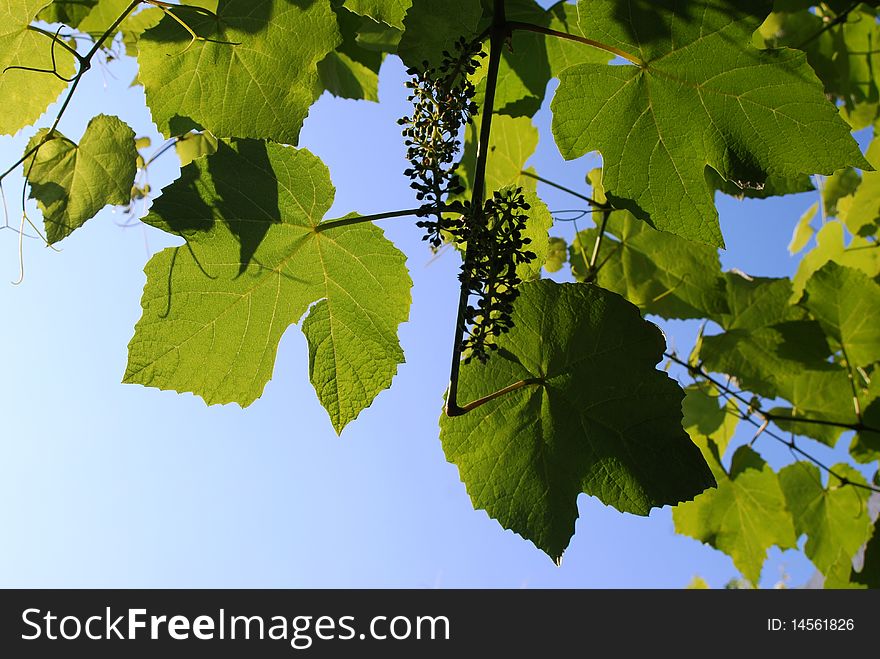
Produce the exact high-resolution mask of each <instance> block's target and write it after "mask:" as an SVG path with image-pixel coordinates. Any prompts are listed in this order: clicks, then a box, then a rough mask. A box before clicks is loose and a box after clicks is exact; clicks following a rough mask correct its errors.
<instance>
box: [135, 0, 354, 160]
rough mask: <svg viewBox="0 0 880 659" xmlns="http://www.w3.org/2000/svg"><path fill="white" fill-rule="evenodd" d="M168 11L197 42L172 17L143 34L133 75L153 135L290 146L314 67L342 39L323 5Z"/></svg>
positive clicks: (319, 0)
mask: <svg viewBox="0 0 880 659" xmlns="http://www.w3.org/2000/svg"><path fill="white" fill-rule="evenodd" d="M168 11H171V12H173V13H174V14H175V16H177V17H178V18H179V19H180V20H181V21H183V22H184V23H186V25H188V26H189V28H190V29H192V30H193V31H194V32H195V33H196V34H198V35H199V36H200V37H202V39H199V40H195V41H194V40H193V39H192V36H191V35H190V33H189V32H188V31H187V30H186V29H185V28H184V27H183V26H182V25H181V24H180V23H179V22H177V21H176V20H174V19H173V18H172V17H171V16H165V17H164V18H163V19H162V21H161V22H160V23H159V24H158V25H157V26H156V27H154V28H151V29H149V30H147V31H146V32H144V34H143V35H142V36H141V39H140V42H139V46H138V50H139V52H138V62H139V63H140V73H139V76H138V77H139V80H140V82H141V83H142V84H143V85H144V89H145V91H146V95H147V104H148V105H149V107H150V110H151V112H152V115H153V121H154V122H155V123H156V125H157V126H158V127H159V129H160V130H161V131H162V132H163V133H164V134H165V135H166V136H171V135H178V134H181V133H184V132H186V131H188V130H192V129H205V130H209V131H211V132H212V133H213V134H214V135H216V136H217V137H254V138H266V139H271V140H274V141H277V142H283V143H286V144H296V142H297V139H298V136H299V131H300V128H301V127H302V123H303V120H304V119H305V117H306V115H307V114H308V111H309V107H310V106H311V105H312V103H313V102H314V101H315V99H316V98H317V93H319V91H320V85H318V72H317V64H318V62H320V61H321V60H322V59H324V57H326V56H327V53H329V52H330V51H332V50H334V49H335V48H336V46H338V45H339V43H340V35H339V30H338V28H337V21H336V16H335V14H334V13H333V11H332V9H331V7H330V3H329V0H314V1H312V2H307V3H306V2H273V1H272V0H221V1H220V2H219V3H218V5H217V17H216V18H215V17H214V16H212V15H208V14H204V13H200V12H198V11H196V10H195V9H193V8H188V7H175V8H173V9H169V10H168ZM207 39H211V40H213V41H208V40H207ZM218 41H223V42H229V43H217V42H218Z"/></svg>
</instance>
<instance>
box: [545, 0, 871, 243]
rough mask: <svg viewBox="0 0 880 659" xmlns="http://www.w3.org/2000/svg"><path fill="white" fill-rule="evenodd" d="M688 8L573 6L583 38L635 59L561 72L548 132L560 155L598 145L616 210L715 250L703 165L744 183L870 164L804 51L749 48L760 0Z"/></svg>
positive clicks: (600, 2) (711, 0)
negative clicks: (598, 42) (628, 63)
mask: <svg viewBox="0 0 880 659" xmlns="http://www.w3.org/2000/svg"><path fill="white" fill-rule="evenodd" d="M690 7H691V5H687V4H683V3H679V2H674V0H664V1H663V2H654V3H651V4H650V5H647V4H646V3H640V2H634V1H632V0H629V1H627V2H617V1H616V0H590V1H589V2H586V1H582V2H580V4H579V5H578V11H579V17H580V26H581V30H582V31H583V32H584V34H585V35H586V36H587V37H589V38H591V39H595V40H597V41H600V42H603V43H605V44H608V45H609V46H611V47H613V48H615V49H618V50H619V51H620V52H625V53H627V57H628V58H629V59H630V60H631V61H633V62H635V63H637V64H636V65H633V66H598V65H591V64H581V65H578V66H574V67H571V68H569V69H566V70H565V71H564V72H563V73H562V74H561V75H560V85H559V90H558V91H557V93H556V97H555V98H554V99H553V103H552V106H551V107H552V110H553V134H554V136H555V137H556V142H557V144H558V146H559V148H560V151H561V152H562V155H563V156H564V157H565V158H566V159H573V158H577V157H580V156H582V155H584V154H585V153H587V152H589V151H592V150H599V151H601V152H602V155H603V157H604V159H605V181H606V184H607V186H608V188H609V190H612V191H613V192H614V194H615V195H617V196H615V197H610V199H611V201H612V202H613V203H614V205H615V206H616V207H617V208H625V209H626V210H629V211H631V212H633V214H634V215H636V217H638V218H639V219H642V220H646V221H649V222H650V223H651V224H652V225H653V226H654V227H656V228H658V229H662V230H665V231H670V232H672V233H677V234H679V235H681V236H683V237H685V238H690V239H693V240H699V241H702V242H706V243H709V244H712V245H717V246H723V240H722V237H721V230H720V227H719V225H718V214H717V211H716V209H715V206H714V203H713V199H712V194H711V189H710V187H709V186H708V184H707V181H706V177H705V175H704V169H705V167H706V166H707V165H709V166H711V167H712V168H713V169H715V170H716V171H717V172H718V173H719V174H721V176H722V177H723V178H725V179H727V180H731V181H743V182H744V184H748V185H752V184H759V183H761V182H763V181H764V180H765V179H766V178H767V176H768V175H771V174H773V175H777V176H782V177H785V178H794V177H797V176H798V175H800V174H803V173H823V174H831V173H832V172H833V171H835V170H837V169H840V168H842V167H845V166H847V165H853V166H857V167H862V168H866V169H870V165H868V163H867V161H865V160H864V158H863V157H862V154H861V152H860V151H859V149H858V145H857V144H856V142H855V141H854V140H853V139H852V137H851V136H850V134H849V127H848V126H847V125H846V123H845V122H844V121H843V120H842V119H841V118H840V117H839V116H838V113H837V110H836V109H835V107H834V106H833V105H832V104H831V103H829V102H828V101H827V100H826V98H825V97H824V95H823V92H822V86H821V84H820V82H819V80H818V79H817V78H816V76H815V74H814V73H813V72H812V70H811V69H810V68H809V65H808V64H807V62H806V58H805V56H804V54H803V53H801V52H797V51H790V50H778V51H760V50H757V49H755V48H753V47H751V46H750V45H749V41H750V39H751V34H752V32H754V30H755V29H756V28H757V27H758V25H759V24H760V23H761V21H762V20H763V19H764V17H766V15H767V13H768V12H769V10H770V3H769V2H762V1H759V0H739V1H736V2H728V1H722V0H705V1H704V2H701V3H699V11H698V12H697V11H690V10H689V8H690ZM689 11H690V13H689ZM755 81H760V84H756V83H755Z"/></svg>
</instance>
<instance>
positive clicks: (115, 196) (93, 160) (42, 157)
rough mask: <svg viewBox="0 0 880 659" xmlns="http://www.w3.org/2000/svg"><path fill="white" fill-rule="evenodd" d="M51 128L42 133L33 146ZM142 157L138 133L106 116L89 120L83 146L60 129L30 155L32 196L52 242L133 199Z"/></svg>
mask: <svg viewBox="0 0 880 659" xmlns="http://www.w3.org/2000/svg"><path fill="white" fill-rule="evenodd" d="M48 132H49V129H47V128H43V129H41V130H39V131H37V134H36V135H34V137H33V138H31V141H30V142H29V143H28V146H27V150H28V151H30V150H31V149H32V148H34V147H36V146H37V145H38V144H39V143H40V141H41V140H42V139H43V138H44V137H45V135H46V133H48ZM137 158H138V153H137V149H136V148H135V143H134V131H133V130H132V129H131V128H129V127H128V125H127V124H126V123H125V122H124V121H122V120H121V119H119V118H117V117H110V116H107V115H104V114H99V115H98V116H97V117H95V118H93V119H92V120H91V121H90V122H89V125H88V126H87V127H86V131H85V133H84V134H83V136H82V139H81V140H80V142H79V145H77V144H76V143H74V142H73V141H71V140H69V139H68V138H66V137H64V136H63V135H62V134H61V133H59V132H57V131H56V132H55V133H54V134H53V136H52V138H51V139H50V140H48V141H47V142H45V143H44V144H43V145H42V146H41V147H40V149H39V151H37V153H36V155H35V156H32V157H30V158H28V159H27V160H26V161H25V163H24V172H25V174H26V175H27V177H28V183H29V184H30V188H31V191H30V197H31V199H36V200H37V205H38V206H39V208H40V210H41V211H42V213H43V221H44V222H45V224H46V238H47V239H48V241H49V243H57V242H58V241H59V240H63V239H64V238H67V236H69V235H70V234H71V233H73V232H74V231H75V230H76V229H78V228H79V227H81V226H82V225H83V224H85V223H86V221H88V220H90V219H91V218H93V217H94V216H95V215H97V214H98V211H100V210H101V209H102V208H104V207H105V206H107V205H108V204H115V205H123V204H127V203H129V201H131V188H132V186H133V185H134V177H135V174H136V173H137Z"/></svg>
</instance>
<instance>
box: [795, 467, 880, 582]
mask: <svg viewBox="0 0 880 659" xmlns="http://www.w3.org/2000/svg"><path fill="white" fill-rule="evenodd" d="M833 470H834V471H835V472H836V473H838V474H840V475H841V476H843V477H845V478H847V479H849V480H850V481H851V482H852V483H860V484H862V485H864V484H865V480H864V478H862V476H861V474H859V473H858V472H857V471H856V470H855V469H853V468H852V467H850V466H849V465H846V464H840V465H836V466H835V467H833ZM821 477H822V475H821V473H820V472H819V468H818V467H816V466H815V465H813V464H811V463H808V462H796V463H794V464H791V465H789V466H787V467H785V468H784V469H782V470H781V471H780V472H779V485H780V486H781V487H782V491H783V493H784V494H785V499H786V502H787V505H788V509H789V510H790V511H791V514H792V518H793V519H794V527H795V533H797V534H798V535H801V534H806V536H807V544H806V546H805V547H804V553H805V554H806V555H807V558H809V559H810V560H811V561H812V562H813V565H815V566H816V567H817V568H818V569H819V571H820V572H822V574H824V575H825V576H826V577H831V576H836V575H842V577H843V578H844V579H846V578H847V577H848V576H849V574H850V571H851V568H852V559H853V556H855V554H856V552H858V551H859V549H860V548H861V547H862V545H864V544H865V543H866V542H867V541H868V539H869V538H870V537H871V531H872V528H871V519H870V517H869V516H868V511H867V506H866V505H865V502H864V501H863V499H864V498H865V496H866V495H865V494H863V493H860V492H858V491H856V489H855V488H853V487H852V486H843V485H841V484H840V481H838V480H837V479H836V478H835V477H834V476H829V477H828V478H829V482H828V486H827V487H823V486H822V480H821Z"/></svg>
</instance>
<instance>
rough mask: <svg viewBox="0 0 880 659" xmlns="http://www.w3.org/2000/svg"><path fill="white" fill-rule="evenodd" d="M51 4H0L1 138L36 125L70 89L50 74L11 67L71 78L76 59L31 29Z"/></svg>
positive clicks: (28, 0)
mask: <svg viewBox="0 0 880 659" xmlns="http://www.w3.org/2000/svg"><path fill="white" fill-rule="evenodd" d="M48 4H49V0H0V98H2V99H3V112H0V135H13V134H15V133H16V132H17V131H18V130H20V129H21V128H24V127H25V126H28V125H30V124H32V123H34V122H35V121H36V120H37V119H39V117H40V115H41V114H43V112H45V111H46V108H47V107H48V106H49V104H50V103H51V102H52V101H54V100H55V99H56V98H58V95H59V94H60V93H61V91H62V90H63V89H64V88H65V87H67V82H66V81H64V80H61V79H59V78H58V77H57V76H54V75H51V74H49V73H38V72H35V71H24V70H22V69H15V68H9V67H16V66H24V67H30V68H36V69H46V70H48V71H52V70H53V65H52V58H53V50H54V59H55V65H56V67H55V69H54V70H56V71H57V73H58V75H60V76H62V77H64V78H71V77H72V76H73V73H74V68H73V61H74V60H73V55H72V54H71V53H69V52H68V51H67V50H66V49H64V48H63V47H62V46H57V45H56V46H55V47H54V49H53V43H52V38H53V37H52V36H51V35H50V36H47V35H45V34H39V33H37V32H34V31H32V30H29V29H28V25H30V23H31V21H32V20H33V19H34V17H35V16H36V15H37V13H38V12H39V11H40V10H41V9H43V8H44V7H46V6H47V5H48Z"/></svg>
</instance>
